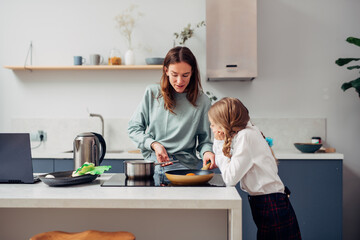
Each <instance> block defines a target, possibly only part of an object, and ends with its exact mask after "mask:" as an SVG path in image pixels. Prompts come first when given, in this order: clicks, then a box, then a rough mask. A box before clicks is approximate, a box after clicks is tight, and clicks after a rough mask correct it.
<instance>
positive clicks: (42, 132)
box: [30, 130, 47, 142]
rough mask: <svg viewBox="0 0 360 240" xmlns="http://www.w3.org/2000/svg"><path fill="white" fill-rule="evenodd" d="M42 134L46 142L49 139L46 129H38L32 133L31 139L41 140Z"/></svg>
mask: <svg viewBox="0 0 360 240" xmlns="http://www.w3.org/2000/svg"><path fill="white" fill-rule="evenodd" d="M40 136H42V141H43V142H45V141H46V140H47V134H46V132H45V131H44V130H38V131H37V132H36V133H30V141H34V142H40V141H41V137H40Z"/></svg>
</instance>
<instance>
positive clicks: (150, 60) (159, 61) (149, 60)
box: [145, 57, 164, 65]
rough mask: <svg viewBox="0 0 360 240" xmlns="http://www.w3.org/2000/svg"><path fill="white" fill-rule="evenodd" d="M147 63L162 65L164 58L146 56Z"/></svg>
mask: <svg viewBox="0 0 360 240" xmlns="http://www.w3.org/2000/svg"><path fill="white" fill-rule="evenodd" d="M145 62H146V64H147V65H162V64H163V63H164V58H157V57H154V58H145Z"/></svg>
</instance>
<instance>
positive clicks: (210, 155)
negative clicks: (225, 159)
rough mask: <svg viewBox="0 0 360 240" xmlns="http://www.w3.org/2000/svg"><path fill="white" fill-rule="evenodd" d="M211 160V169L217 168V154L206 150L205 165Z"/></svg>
mask: <svg viewBox="0 0 360 240" xmlns="http://www.w3.org/2000/svg"><path fill="white" fill-rule="evenodd" d="M208 161H210V162H211V164H210V167H209V169H214V168H217V166H216V164H215V154H214V153H212V152H205V153H204V156H203V167H205V165H206V164H207V162H208Z"/></svg>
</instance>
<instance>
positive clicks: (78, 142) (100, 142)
mask: <svg viewBox="0 0 360 240" xmlns="http://www.w3.org/2000/svg"><path fill="white" fill-rule="evenodd" d="M105 153H106V143H105V140H104V138H103V137H102V136H101V135H100V134H98V133H94V132H86V133H81V134H79V135H77V136H76V138H75V140H74V169H78V168H79V167H81V166H82V165H83V164H84V163H85V162H88V163H94V164H95V166H100V164H101V162H102V160H103V159H104V156H105Z"/></svg>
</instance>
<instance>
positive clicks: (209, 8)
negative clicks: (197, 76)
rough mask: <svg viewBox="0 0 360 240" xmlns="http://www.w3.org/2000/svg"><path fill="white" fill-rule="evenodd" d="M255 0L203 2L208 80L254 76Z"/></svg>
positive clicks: (243, 79) (255, 40)
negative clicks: (204, 7) (204, 3)
mask: <svg viewBox="0 0 360 240" xmlns="http://www.w3.org/2000/svg"><path fill="white" fill-rule="evenodd" d="M256 5H257V1H256V0H250V1H249V0H222V1H219V0H207V1H206V74H207V79H208V81H224V80H232V81H249V80H253V79H254V78H255V77H257V26H256V25H257V23H256V19H257V6H256Z"/></svg>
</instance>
